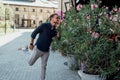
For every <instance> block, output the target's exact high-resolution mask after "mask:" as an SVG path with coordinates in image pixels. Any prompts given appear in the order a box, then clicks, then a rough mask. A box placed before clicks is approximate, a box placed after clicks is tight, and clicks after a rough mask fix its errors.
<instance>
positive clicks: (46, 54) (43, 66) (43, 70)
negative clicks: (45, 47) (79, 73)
mask: <svg viewBox="0 0 120 80" xmlns="http://www.w3.org/2000/svg"><path fill="white" fill-rule="evenodd" d="M39 57H41V80H45V75H46V66H47V61H48V57H49V52H42V51H40V50H39V49H38V48H37V47H36V46H35V47H34V53H33V54H32V56H31V58H30V60H29V65H30V66H32V65H33V64H34V63H35V62H36V60H37V59H38V58H39Z"/></svg>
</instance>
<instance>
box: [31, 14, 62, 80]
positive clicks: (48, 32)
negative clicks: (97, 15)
mask: <svg viewBox="0 0 120 80" xmlns="http://www.w3.org/2000/svg"><path fill="white" fill-rule="evenodd" d="M57 25H60V19H59V16H58V15H57V14H52V15H51V16H50V22H48V23H43V24H41V25H40V26H39V27H37V28H36V29H35V30H34V31H33V32H32V34H31V40H30V46H29V48H30V50H33V48H34V54H33V55H32V57H31V59H30V61H29V65H31V66H32V65H33V64H34V63H35V62H36V60H37V59H38V58H39V57H41V80H45V74H46V66H47V60H48V57H49V49H50V44H51V42H52V41H53V38H54V37H55V36H57V37H58V38H60V34H57V31H56V26H57ZM37 34H39V37H38V39H37V41H36V43H35V47H34V39H35V38H36V35H37Z"/></svg>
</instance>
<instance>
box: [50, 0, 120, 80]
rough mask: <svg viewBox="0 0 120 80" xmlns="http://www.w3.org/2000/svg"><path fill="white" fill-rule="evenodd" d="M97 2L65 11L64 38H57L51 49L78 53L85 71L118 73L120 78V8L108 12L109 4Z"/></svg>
mask: <svg viewBox="0 0 120 80" xmlns="http://www.w3.org/2000/svg"><path fill="white" fill-rule="evenodd" d="M98 5H99V3H98V2H93V1H91V2H90V4H88V5H82V7H80V5H79V6H77V7H76V8H77V12H76V10H75V9H74V8H72V9H71V10H70V11H68V12H66V16H65V19H64V21H63V23H62V25H61V36H62V37H61V41H59V42H54V45H53V46H52V49H54V50H56V49H59V50H60V51H61V53H62V54H63V55H68V54H73V55H75V58H76V59H77V61H78V65H79V66H80V69H82V70H83V71H84V72H87V73H91V74H100V75H104V76H111V75H113V74H116V75H115V76H114V79H115V80H119V79H120V76H119V74H120V73H119V72H120V62H119V61H120V58H119V56H120V43H119V42H120V29H119V28H120V12H119V8H118V9H117V10H116V9H115V8H113V10H111V11H110V12H107V9H108V8H107V7H102V8H99V7H98ZM78 11H79V12H78ZM116 16H117V17H116ZM114 79H113V80H114Z"/></svg>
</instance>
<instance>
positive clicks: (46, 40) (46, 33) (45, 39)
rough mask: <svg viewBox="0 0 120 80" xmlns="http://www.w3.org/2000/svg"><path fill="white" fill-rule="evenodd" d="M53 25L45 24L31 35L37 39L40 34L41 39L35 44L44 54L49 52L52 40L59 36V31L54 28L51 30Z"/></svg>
mask: <svg viewBox="0 0 120 80" xmlns="http://www.w3.org/2000/svg"><path fill="white" fill-rule="evenodd" d="M51 28H52V25H51V23H43V24H41V25H40V26H39V27H37V28H36V29H35V30H34V31H33V32H32V34H31V37H32V38H33V39H35V37H36V35H37V34H39V37H38V39H37V41H36V43H35V45H36V46H37V48H38V49H39V50H41V51H43V52H48V51H49V47H50V44H51V42H52V38H53V37H55V36H56V35H57V31H56V29H55V28H54V29H53V30H52V29H51Z"/></svg>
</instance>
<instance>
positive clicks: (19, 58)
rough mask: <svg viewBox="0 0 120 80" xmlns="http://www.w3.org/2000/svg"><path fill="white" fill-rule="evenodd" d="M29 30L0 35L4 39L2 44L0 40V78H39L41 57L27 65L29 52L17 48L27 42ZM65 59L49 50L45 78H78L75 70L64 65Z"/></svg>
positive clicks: (11, 79) (29, 79)
mask: <svg viewBox="0 0 120 80" xmlns="http://www.w3.org/2000/svg"><path fill="white" fill-rule="evenodd" d="M31 31H32V30H22V31H21V32H15V33H12V34H11V35H5V36H4V37H1V36H0V38H1V39H2V40H5V43H2V44H1V42H2V40H1V41H0V44H1V46H0V80H40V67H41V65H40V64H41V59H38V60H37V62H36V63H35V64H34V65H33V66H29V65H28V60H29V57H30V55H31V53H30V54H28V53H25V52H23V51H19V50H18V48H20V47H23V46H26V45H28V44H29V39H30V35H31ZM11 36H12V37H11ZM13 36H14V37H13ZM3 42H4V41H3ZM66 61H67V58H66V57H63V56H61V55H60V54H59V53H58V52H50V57H49V60H48V65H47V74H46V80H80V78H79V76H78V73H77V71H71V70H69V68H68V66H65V65H64V62H66Z"/></svg>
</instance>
